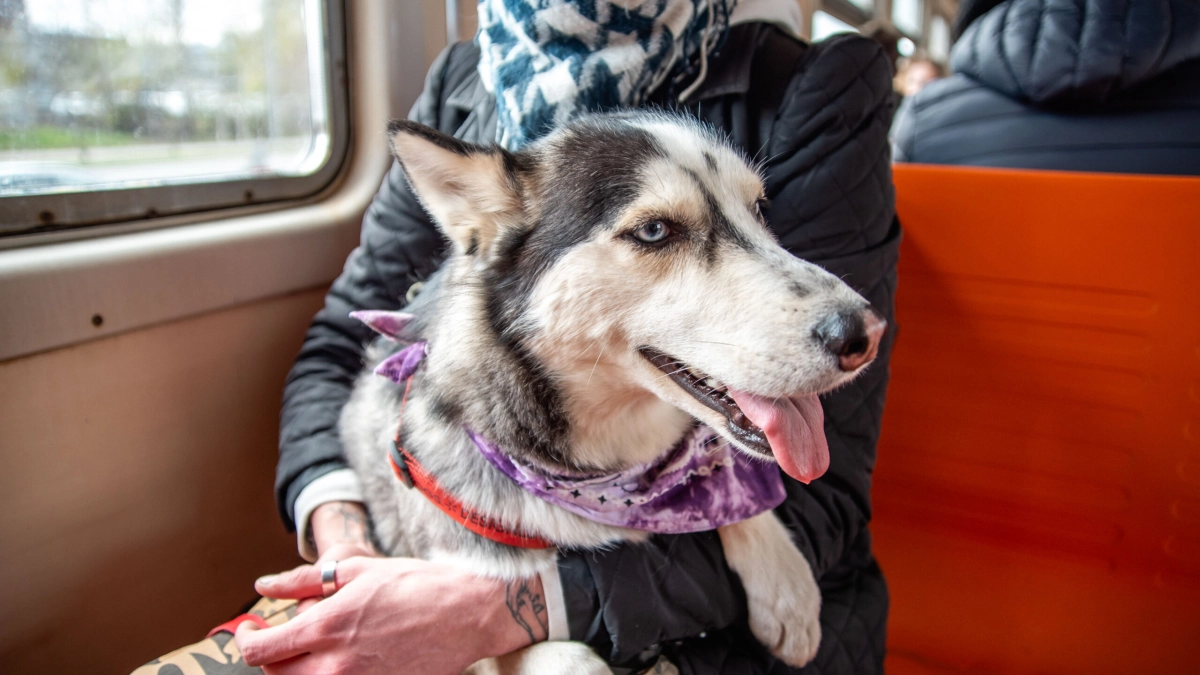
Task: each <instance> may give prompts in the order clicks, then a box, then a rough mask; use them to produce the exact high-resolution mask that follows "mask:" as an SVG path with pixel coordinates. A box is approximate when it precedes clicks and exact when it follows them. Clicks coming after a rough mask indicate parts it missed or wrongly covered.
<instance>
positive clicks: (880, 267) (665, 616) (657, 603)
mask: <svg viewBox="0 0 1200 675" xmlns="http://www.w3.org/2000/svg"><path fill="white" fill-rule="evenodd" d="M793 28H795V27H793ZM478 59H479V50H478V48H477V47H476V46H475V45H474V44H471V43H460V44H457V45H454V46H452V47H450V48H449V49H447V50H446V51H445V52H444V53H443V54H442V55H441V57H439V59H438V60H437V62H436V63H435V64H434V66H433V68H432V70H431V72H430V75H429V78H428V81H427V84H426V89H425V92H424V94H423V95H422V96H421V98H420V100H419V101H418V102H417V104H416V106H415V108H414V110H413V114H412V116H413V118H414V119H416V120H417V121H419V122H422V123H424V124H427V125H430V126H433V127H436V128H438V129H440V130H442V131H444V132H447V133H452V134H454V135H455V136H457V137H459V138H462V139H464V140H467V141H471V142H475V143H487V142H490V141H491V140H492V139H493V138H495V129H496V111H495V103H494V100H493V99H492V98H491V97H490V96H489V95H488V94H487V91H486V90H485V89H484V87H483V85H482V83H481V82H480V78H479V74H478V72H477V70H476V63H477V61H478ZM891 76H892V73H891V67H890V65H889V63H888V61H887V58H886V57H885V56H884V54H883V52H882V51H881V50H880V48H879V47H878V46H877V45H876V44H875V43H874V42H872V41H870V40H867V39H865V38H862V37H859V36H850V35H842V36H836V37H834V38H832V39H830V40H828V41H826V42H823V43H819V44H815V45H807V44H805V43H803V42H801V41H799V40H798V39H795V38H793V37H791V36H790V35H789V33H788V32H785V31H783V30H780V29H779V28H778V27H776V26H775V25H772V24H770V23H763V22H749V23H740V24H739V25H735V26H733V27H732V28H731V29H730V31H729V34H728V37H727V39H726V42H725V45H724V47H723V48H722V49H721V50H720V52H719V53H718V54H715V55H714V56H712V57H710V59H709V62H708V75H707V78H706V79H705V80H704V84H703V86H702V87H701V88H700V89H699V90H698V91H697V92H696V93H695V94H693V95H692V96H691V97H690V98H689V99H688V103H687V104H686V105H684V106H678V105H673V104H672V103H671V101H672V100H673V99H671V98H669V97H668V96H667V95H666V93H665V92H658V93H657V94H656V95H653V96H651V97H650V100H649V101H648V103H649V104H657V105H660V106H663V107H679V108H681V109H683V110H686V111H687V112H689V113H691V114H693V115H696V116H698V117H699V118H701V119H703V120H706V121H707V122H708V123H710V124H712V125H713V126H714V127H716V128H718V129H721V130H723V131H724V132H725V133H727V134H729V136H730V137H731V138H732V140H733V142H734V143H735V144H736V145H738V146H740V147H742V148H744V149H745V150H746V152H747V154H748V155H749V156H752V157H757V158H759V159H761V160H762V161H763V162H764V164H763V168H764V172H765V175H766V185H767V191H768V197H769V199H770V202H771V207H770V210H769V212H768V213H767V220H768V222H769V223H770V226H771V227H772V229H773V230H774V231H775V233H776V235H777V236H778V237H779V240H780V242H781V243H782V244H783V245H784V246H785V247H787V248H788V249H789V250H790V251H791V252H793V253H794V254H795V255H797V256H801V257H803V258H805V259H807V260H811V261H813V262H816V263H817V264H820V265H822V266H824V267H826V268H827V269H828V270H830V271H831V272H833V273H834V274H836V275H838V276H839V277H841V278H843V279H844V280H845V281H846V282H847V283H849V284H850V285H851V286H853V287H854V288H855V289H857V290H858V291H859V292H861V293H862V294H863V295H864V296H865V297H866V298H867V299H868V300H869V301H870V302H871V303H872V304H873V305H874V306H875V307H876V308H878V309H879V310H880V311H881V312H883V313H884V315H885V316H886V318H887V319H888V321H889V322H894V314H893V294H894V290H895V287H896V261H897V252H898V245H899V237H900V232H899V225H898V223H897V222H896V220H895V215H894V207H893V190H892V182H891V173H890V164H889V150H888V143H887V126H888V121H889V120H890V119H891V114H892V110H891ZM443 246H444V245H443V241H442V238H441V236H440V235H439V234H438V232H437V230H436V229H435V228H434V226H433V225H432V224H431V222H430V219H429V217H428V216H427V215H426V213H425V212H424V210H423V209H422V208H421V206H420V205H419V204H418V202H417V200H416V199H415V198H414V196H413V193H412V192H411V191H410V189H409V187H408V185H407V183H406V181H405V178H404V174H403V172H402V171H401V169H400V168H399V166H398V165H397V166H393V168H392V170H391V172H390V173H389V174H388V176H387V178H386V179H385V181H384V183H383V186H382V187H381V188H380V191H379V193H378V195H377V196H376V198H375V201H374V203H373V204H372V205H371V206H370V208H369V209H368V211H367V215H366V218H365V220H364V223H363V230H362V243H361V245H360V246H359V248H358V249H357V250H355V251H354V253H352V254H351V256H350V258H349V260H348V261H347V263H346V268H345V271H344V272H343V274H342V276H341V277H339V278H338V279H337V281H335V282H334V284H333V287H332V288H331V290H330V292H329V295H328V296H327V299H326V306H325V308H324V309H323V310H321V312H320V313H319V314H318V315H317V317H316V318H315V320H314V322H313V325H312V327H311V328H310V329H309V332H308V335H307V338H306V340H305V343H304V346H303V348H302V350H301V352H300V355H299V358H298V359H297V361H296V365H295V367H294V368H293V370H292V372H291V374H290V375H289V377H288V382H287V386H286V390H285V394H284V406H283V413H282V429H281V440H280V455H281V456H280V461H279V471H278V481H277V485H276V492H277V497H278V502H279V508H280V512H281V513H282V514H283V518H284V520H285V522H286V524H287V525H288V527H289V528H294V527H296V526H299V528H300V529H301V531H302V532H303V531H305V530H306V528H307V527H308V523H307V519H308V516H309V513H311V511H309V510H308V508H309V507H304V508H300V507H299V506H298V502H304V501H305V497H304V494H305V493H306V490H311V489H312V486H313V485H315V484H317V481H324V483H325V485H326V488H328V489H327V494H334V495H336V494H338V489H339V488H338V487H337V485H336V483H337V480H335V479H334V478H331V477H336V476H338V475H339V473H338V472H339V471H342V470H344V469H345V463H344V462H343V460H342V450H341V446H340V443H339V441H338V438H337V431H336V426H337V425H336V421H337V419H338V415H339V412H340V410H341V408H342V406H343V404H344V403H345V401H346V399H347V396H348V395H349V392H350V387H351V384H352V382H353V379H354V377H355V375H356V374H357V373H358V371H359V369H360V368H361V366H362V354H363V349H364V345H365V344H366V343H367V342H368V341H369V340H370V339H371V337H372V335H371V333H370V330H369V329H367V328H365V326H363V325H362V324H360V323H359V322H357V321H355V320H353V319H350V318H349V317H348V314H349V312H351V311H352V310H356V309H362V308H371V309H396V308H399V307H400V306H402V305H403V304H404V301H405V300H404V298H405V296H406V293H407V292H408V291H409V289H410V287H411V286H412V285H413V284H415V283H417V282H419V281H421V280H423V279H425V278H426V277H428V276H429V275H430V274H431V273H432V272H433V271H434V270H435V269H436V268H437V266H438V265H439V262H440V260H441V258H442V256H443ZM893 335H894V331H889V333H888V335H887V337H885V339H884V342H883V345H882V346H881V348H880V352H879V356H878V358H877V361H876V363H875V364H874V365H873V366H872V367H871V368H870V369H869V370H868V371H867V372H866V373H865V374H864V375H863V376H861V377H859V378H858V379H856V380H855V381H854V382H853V383H852V384H851V385H849V386H847V387H845V388H843V389H841V390H839V391H837V392H834V393H832V394H829V395H828V396H826V397H823V403H824V408H825V415H826V434H827V437H828V440H829V446H830V456H831V460H832V464H831V466H830V469H829V471H828V473H827V474H826V475H825V476H824V477H823V478H821V479H820V480H818V481H815V482H814V483H812V484H811V485H807V486H806V485H802V484H800V483H798V482H795V481H791V480H790V479H786V478H785V480H787V482H788V492H789V498H788V499H787V501H786V502H785V503H784V504H783V505H782V506H781V507H779V509H778V514H779V516H780V517H781V518H782V520H783V521H784V522H785V523H786V524H788V526H789V527H790V528H791V530H792V532H793V535H794V537H795V541H796V543H797V545H798V546H799V548H800V549H801V551H802V552H803V553H804V554H805V556H806V557H807V558H808V560H809V562H810V563H811V565H812V568H813V571H814V573H815V574H816V576H817V579H818V580H819V583H820V586H821V590H822V593H823V598H824V602H823V606H822V612H821V622H822V628H823V632H824V635H823V640H822V643H821V646H820V651H819V654H818V656H817V658H816V661H815V662H814V663H813V664H811V665H810V666H808V667H806V668H805V669H804V670H803V671H802V672H804V673H823V674H832V673H847V674H850V673H854V674H867V673H876V672H881V671H882V664H883V656H884V634H885V626H886V618H887V610H888V595H887V588H886V586H885V584H884V580H883V576H882V574H881V572H880V569H879V566H878V565H877V564H876V562H875V558H874V556H873V553H872V549H871V537H870V532H869V531H868V529H867V524H868V522H869V520H870V518H871V501H870V488H871V472H872V469H873V466H874V463H875V443H876V440H877V439H878V437H879V431H880V419H881V415H882V412H883V403H884V394H885V391H886V388H887V380H888V360H889V356H890V354H891V347H892V336H893ZM330 486H333V487H330ZM343 487H344V486H343ZM330 490H331V491H330ZM342 495H343V496H341V497H337V498H340V499H349V500H352V497H350V496H345V493H344V492H343V493H342ZM309 501H310V502H311V500H309ZM301 548H302V550H303V551H304V552H305V553H306V554H307V555H308V557H309V558H310V559H312V557H313V555H314V553H315V551H313V549H312V542H308V543H307V544H306V543H305V542H304V540H303V538H302V540H301ZM559 575H560V578H561V586H562V592H563V593H562V598H563V601H564V604H565V609H566V623H567V626H566V627H565V630H566V631H567V632H569V636H570V638H571V639H575V640H582V641H584V642H587V643H588V644H590V645H592V646H593V647H594V648H596V649H597V650H598V651H599V653H600V654H601V655H603V656H604V657H606V658H607V659H608V660H609V661H610V662H611V663H613V664H616V665H621V666H626V667H632V668H638V667H644V666H646V665H648V664H651V663H653V662H654V661H655V660H656V659H657V658H658V657H659V656H660V655H665V656H667V657H668V658H669V659H670V660H671V661H672V662H674V663H675V664H677V665H678V666H679V668H680V670H681V671H682V672H683V673H726V674H737V673H786V672H793V671H792V670H791V669H789V668H788V667H787V666H785V665H783V664H782V663H779V662H777V661H775V660H774V659H773V658H772V657H771V656H770V655H769V654H768V652H767V650H766V649H765V648H763V647H762V646H761V645H759V644H758V643H757V641H756V640H755V639H754V637H753V636H752V635H751V634H750V632H749V630H748V627H747V625H746V610H745V601H744V598H743V597H742V591H741V588H740V585H739V583H738V580H737V577H736V576H735V575H733V574H732V573H731V572H730V570H729V568H728V567H727V565H726V564H725V561H724V556H723V554H722V551H721V545H720V541H719V539H718V537H717V536H716V534H715V533H701V534H693V535H674V536H656V537H653V538H652V539H651V541H650V542H649V543H648V544H644V545H627V546H620V547H618V548H615V549H612V550H607V551H602V552H601V551H589V552H569V551H567V552H561V554H560V563H559ZM548 594H552V593H550V592H549V591H548ZM552 620H553V619H552ZM551 630H552V631H553V626H551Z"/></svg>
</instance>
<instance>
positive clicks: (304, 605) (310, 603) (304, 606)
mask: <svg viewBox="0 0 1200 675" xmlns="http://www.w3.org/2000/svg"><path fill="white" fill-rule="evenodd" d="M320 601H321V599H320V598H305V599H303V600H301V601H300V602H298V603H296V614H303V613H305V612H307V611H308V610H309V609H311V608H312V607H314V606H315V605H316V604H317V603H318V602H320Z"/></svg>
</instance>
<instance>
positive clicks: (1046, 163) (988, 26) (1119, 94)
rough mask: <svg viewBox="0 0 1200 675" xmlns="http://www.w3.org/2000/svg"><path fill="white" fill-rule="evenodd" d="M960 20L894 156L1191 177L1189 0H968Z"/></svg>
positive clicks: (1199, 164)
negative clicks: (938, 76) (945, 61)
mask: <svg viewBox="0 0 1200 675" xmlns="http://www.w3.org/2000/svg"><path fill="white" fill-rule="evenodd" d="M958 25H959V27H960V28H962V29H964V30H963V32H962V37H961V38H960V39H959V41H958V43H957V44H955V46H954V49H953V51H952V52H951V68H952V70H954V72H955V74H954V75H953V76H952V77H949V78H946V79H944V80H940V81H938V82H934V83H932V84H930V85H929V86H928V87H926V88H925V89H924V90H922V91H921V92H920V93H919V94H917V95H916V96H915V97H913V98H912V99H911V100H909V101H906V102H905V104H904V105H903V106H901V109H900V111H899V112H898V113H897V116H896V122H895V127H894V128H893V137H894V144H895V146H894V151H895V160H896V161H898V162H921V163H926V164H964V165H971V166H993V167H1014V168H1027V169H1055V170H1062V171H1105V172H1114V173H1147V174H1173V175H1200V2H1197V0H1005V1H1001V0H977V1H974V2H971V1H968V2H964V3H963V5H962V6H961V10H960V19H959V21H958Z"/></svg>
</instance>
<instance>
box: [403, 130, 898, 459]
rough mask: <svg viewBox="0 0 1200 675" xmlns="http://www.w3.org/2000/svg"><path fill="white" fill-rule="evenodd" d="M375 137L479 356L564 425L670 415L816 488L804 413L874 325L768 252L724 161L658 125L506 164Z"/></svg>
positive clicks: (812, 435) (755, 188) (555, 138)
mask: <svg viewBox="0 0 1200 675" xmlns="http://www.w3.org/2000/svg"><path fill="white" fill-rule="evenodd" d="M390 131H391V138H392V145H393V149H394V151H395V153H396V156H397V157H398V158H399V160H400V162H401V164H402V166H403V167H404V170H405V172H406V175H407V176H408V179H409V182H410V184H411V185H412V187H413V189H414V191H415V192H416V194H417V195H418V197H419V198H420V200H421V201H422V203H423V204H424V205H425V207H426V208H427V209H428V211H429V212H430V214H431V215H432V216H433V218H434V220H435V221H436V222H437V223H438V225H439V226H440V227H441V229H442V230H443V232H444V233H445V234H446V236H447V237H448V238H449V240H450V241H451V245H452V249H453V250H452V258H453V259H454V260H453V261H452V262H453V263H454V264H455V265H456V268H457V269H459V270H461V273H463V274H469V275H471V276H473V277H474V278H475V280H477V281H478V288H479V289H481V293H483V294H484V296H485V299H484V302H482V303H480V307H481V311H482V312H484V313H486V315H487V316H486V321H487V324H488V325H489V326H490V327H491V328H492V329H493V330H494V331H495V333H496V335H497V337H498V342H499V343H501V344H515V345H519V346H520V349H522V350H524V352H525V353H527V354H529V355H532V356H533V357H534V358H535V359H536V361H537V363H538V366H539V368H540V369H543V370H544V371H545V373H548V376H549V377H550V378H551V379H552V381H553V383H554V387H555V388H556V390H557V391H558V392H559V395H561V396H562V397H564V398H566V399H568V403H567V405H566V406H565V407H566V408H567V409H568V410H572V409H574V410H576V411H577V414H578V415H580V416H588V415H590V416H591V417H592V419H594V420H595V422H594V424H599V425H601V426H603V425H605V424H608V425H610V426H612V425H620V424H622V419H620V418H618V417H619V416H618V417H612V416H611V415H609V416H607V417H606V415H608V413H609V412H610V411H614V410H618V409H619V410H626V411H630V412H631V416H627V417H625V418H623V419H624V420H625V423H629V422H630V420H632V421H634V422H635V423H643V422H644V421H645V420H646V418H645V417H644V416H643V417H638V416H637V415H635V414H632V413H633V412H634V411H636V410H639V409H640V410H646V409H651V408H654V407H655V406H659V407H670V406H673V407H674V408H677V409H679V410H682V411H684V412H686V413H687V414H689V415H691V416H692V417H694V418H696V419H699V420H700V421H702V422H704V423H705V424H707V425H709V426H710V427H712V428H713V429H715V430H717V431H718V432H719V433H721V434H722V435H724V436H725V437H726V438H727V439H728V440H729V441H730V442H732V443H733V444H735V445H736V447H738V448H740V449H741V450H743V451H745V452H747V453H750V454H752V455H756V456H759V457H774V458H775V459H777V460H778V461H779V463H780V465H781V466H782V467H783V468H784V470H786V471H787V472H788V473H789V474H791V475H793V476H795V477H796V478H799V479H801V480H805V481H808V480H811V479H813V478H815V477H817V476H819V475H820V474H821V473H823V472H824V471H825V469H826V467H827V466H828V461H829V458H828V450H827V449H826V446H825V444H824V432H823V429H822V421H821V408H820V404H819V402H818V401H817V400H816V396H817V394H820V393H822V392H826V391H828V390H830V389H832V388H834V387H837V386H839V385H841V384H843V383H845V382H847V381H849V380H850V379H852V378H853V377H854V376H855V375H856V374H857V373H859V372H860V371H861V370H862V369H863V368H864V367H865V366H866V365H867V364H868V363H869V362H870V361H871V360H872V359H873V358H874V356H875V353H876V350H877V348H878V345H879V341H880V338H881V336H882V334H883V332H884V329H885V327H886V324H885V322H884V321H883V319H882V318H881V316H880V315H879V314H878V313H877V312H875V310H873V309H872V308H871V307H870V305H869V304H868V303H867V302H866V301H865V300H864V299H863V298H862V297H861V296H859V295H858V294H857V293H855V292H854V291H853V290H851V289H850V287H848V286H847V285H846V284H844V283H842V282H841V281H840V280H839V279H837V278H836V277H834V276H833V275H831V274H829V273H827V272H825V271H824V270H822V269H821V268H819V267H817V266H816V265H813V264H811V263H808V262H805V261H803V260H800V259H798V258H796V257H794V256H792V255H791V254H789V253H788V252H787V251H785V250H784V249H783V248H781V247H780V246H779V244H778V243H777V242H776V241H775V239H774V238H773V236H772V234H771V231H770V230H769V229H768V228H767V226H766V223H765V221H764V219H763V209H764V208H765V206H766V202H765V193H764V189H763V182H762V179H761V178H760V176H759V175H758V174H757V173H756V172H755V170H754V169H752V168H751V167H750V166H749V165H748V163H747V162H746V160H745V158H744V157H743V156H742V155H741V154H739V153H738V152H737V151H735V150H734V149H733V148H732V147H731V146H730V145H729V144H728V143H727V142H725V141H724V140H722V139H721V138H719V137H718V136H717V135H716V134H714V133H713V132H712V131H710V130H709V129H707V128H705V127H703V126H701V125H700V124H698V123H696V122H693V121H688V120H685V119H683V118H679V117H674V116H669V115H665V114H658V113H621V114H614V115H597V116H590V117H585V118H582V119H580V120H578V121H576V122H574V123H572V124H570V125H568V126H566V127H565V128H563V129H561V130H559V131H556V132H554V133H553V134H551V135H549V136H548V137H546V138H545V139H543V140H541V141H539V142H537V143H536V144H534V145H532V146H531V147H529V148H528V149H526V150H523V151H521V152H518V153H510V152H507V151H505V150H503V149H500V148H496V147H489V148H485V147H480V146H474V145H469V144H466V143H463V142H461V141H458V140H455V139H453V138H451V137H449V136H446V135H444V134H441V133H438V132H436V131H433V130H432V129H429V128H427V127H423V126H421V125H418V124H415V123H412V122H396V123H393V125H392V127H391V129H390ZM664 402H665V403H664ZM667 404H669V406H668V405H667ZM638 420H641V422H638ZM659 449H660V450H661V447H660V448H659Z"/></svg>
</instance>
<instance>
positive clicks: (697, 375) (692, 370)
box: [687, 366, 704, 380]
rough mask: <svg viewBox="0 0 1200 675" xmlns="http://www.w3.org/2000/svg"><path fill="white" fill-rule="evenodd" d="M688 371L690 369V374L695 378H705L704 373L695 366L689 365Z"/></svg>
mask: <svg viewBox="0 0 1200 675" xmlns="http://www.w3.org/2000/svg"><path fill="white" fill-rule="evenodd" d="M687 371H688V374H689V375H691V376H692V377H693V378H695V379H697V380H700V379H704V375H703V374H701V373H700V371H698V370H696V369H695V368H692V367H690V366H689V367H688V369H687Z"/></svg>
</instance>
